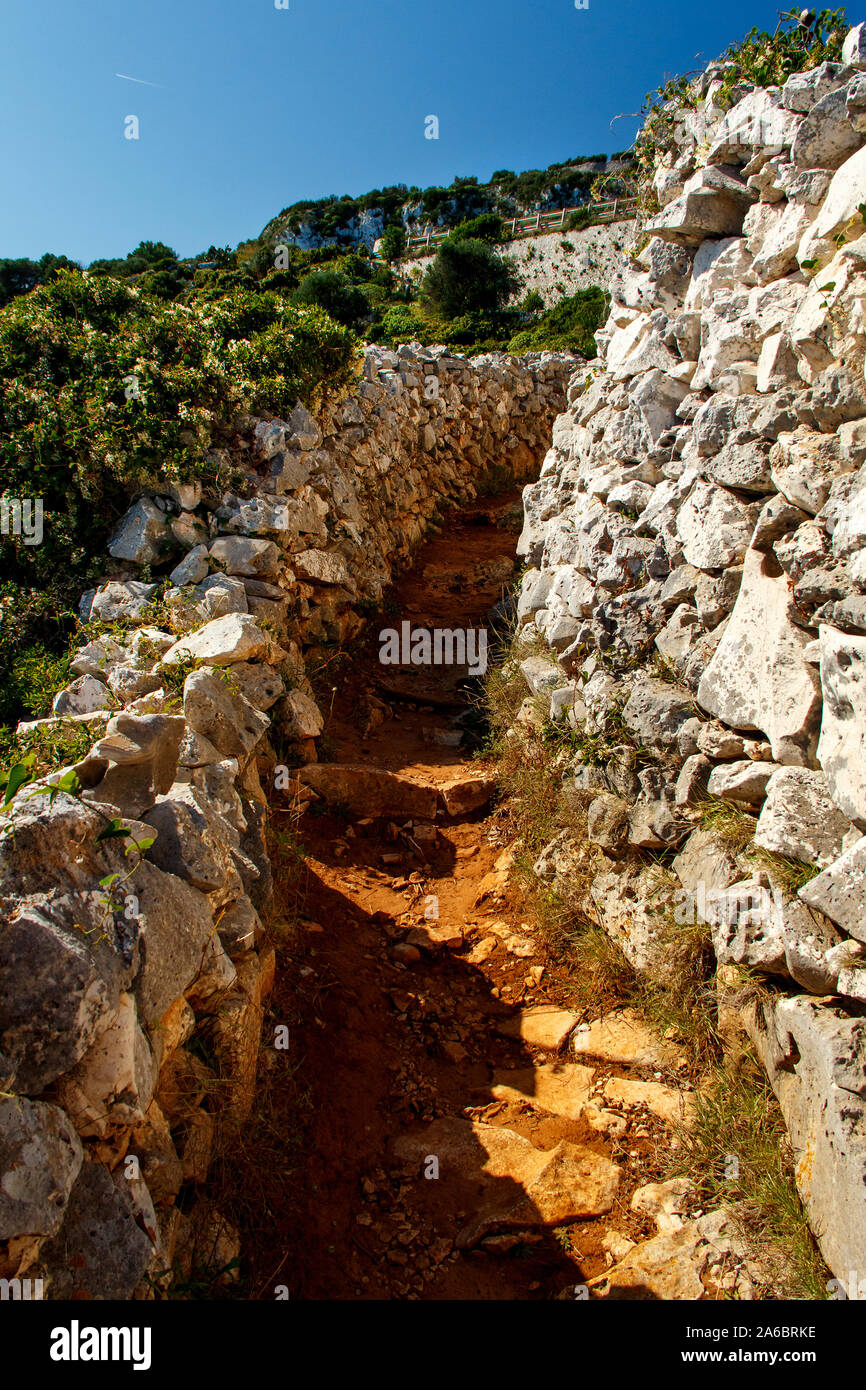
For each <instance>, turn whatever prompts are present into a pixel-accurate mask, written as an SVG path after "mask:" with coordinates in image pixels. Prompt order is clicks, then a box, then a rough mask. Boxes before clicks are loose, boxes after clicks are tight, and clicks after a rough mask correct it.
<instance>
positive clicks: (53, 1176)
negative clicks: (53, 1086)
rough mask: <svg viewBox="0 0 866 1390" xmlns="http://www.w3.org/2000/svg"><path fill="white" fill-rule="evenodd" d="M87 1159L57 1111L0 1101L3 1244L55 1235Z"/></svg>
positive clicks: (23, 1102)
mask: <svg viewBox="0 0 866 1390" xmlns="http://www.w3.org/2000/svg"><path fill="white" fill-rule="evenodd" d="M83 1158H84V1152H83V1149H82V1147H81V1140H80V1139H79V1137H78V1135H77V1134H76V1132H75V1129H74V1127H73V1125H72V1123H71V1122H70V1119H69V1116H68V1115H66V1114H65V1113H64V1111H63V1110H61V1109H60V1108H59V1106H56V1105H48V1104H46V1103H45V1102H44V1101H31V1100H27V1099H26V1097H25V1096H14V1097H13V1096H10V1097H9V1098H8V1099H6V1100H2V1099H0V1173H2V1174H3V1178H2V1180H0V1240H11V1239H14V1238H16V1237H19V1236H36V1237H39V1236H53V1235H55V1234H56V1233H57V1231H58V1230H59V1229H60V1226H61V1225H62V1222H63V1217H64V1214H65V1211H66V1205H67V1203H68V1201H69V1194H70V1192H71V1191H72V1188H73V1186H74V1184H75V1180H76V1178H77V1177H78V1174H79V1172H80V1170H81V1164H82V1162H83Z"/></svg>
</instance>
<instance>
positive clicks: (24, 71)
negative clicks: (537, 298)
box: [0, 0, 859, 262]
mask: <svg viewBox="0 0 866 1390" xmlns="http://www.w3.org/2000/svg"><path fill="white" fill-rule="evenodd" d="M289 6H290V8H289V9H287V10H278V9H276V8H275V5H274V0H0V130H2V149H3V155H2V161H0V256H25V255H27V256H39V255H41V254H42V252H44V251H54V252H57V253H60V252H63V253H65V254H66V255H70V256H73V257H74V258H76V259H79V260H84V261H85V262H87V261H90V260H92V259H94V258H95V257H98V256H116V255H123V254H125V253H126V252H127V251H128V250H130V249H131V248H132V247H133V246H135V245H136V244H137V243H138V242H139V241H141V240H142V239H149V240H157V239H158V240H162V241H165V242H167V243H168V244H169V245H171V246H173V247H174V248H175V249H176V250H177V251H178V252H179V253H180V254H181V255H191V254H193V253H195V252H197V251H201V250H204V249H206V248H207V246H208V245H210V244H211V243H212V242H213V243H215V244H216V245H226V244H230V245H232V246H234V245H236V244H237V243H238V242H239V241H241V240H245V239H246V238H248V237H250V236H254V235H256V234H257V233H258V232H259V231H260V230H261V229H262V227H263V226H264V224H265V223H266V222H267V221H268V220H269V219H270V218H271V217H272V216H273V215H274V214H275V213H277V212H279V211H280V209H281V208H283V207H286V206H287V205H288V204H290V203H292V202H294V201H296V200H297V199H300V198H318V197H323V196H325V195H327V194H329V193H352V194H359V193H363V192H365V191H367V190H368V189H369V188H376V187H381V186H382V185H383V184H391V183H407V184H410V185H411V184H418V185H419V186H421V187H426V186H427V185H429V184H441V183H449V182H450V181H451V179H452V178H453V177H454V176H455V175H456V174H477V175H479V176H480V177H482V178H487V177H489V175H490V174H491V173H492V172H493V170H494V169H499V168H508V169H514V170H516V171H520V170H522V169H526V168H541V167H544V166H545V165H547V164H549V163H552V162H553V161H554V160H557V159H564V158H567V157H568V156H570V155H575V154H581V153H587V154H592V153H595V152H597V151H602V150H606V151H611V150H615V149H622V148H624V147H625V146H627V145H628V144H629V143H630V141H631V138H632V137H633V135H634V133H635V130H636V129H637V122H636V121H634V120H622V121H617V122H616V124H615V126H614V128H613V130H611V128H610V120H611V118H612V117H613V116H615V115H616V114H617V113H618V112H623V111H625V112H633V111H636V110H638V108H639V107H640V104H641V102H642V99H643V97H644V95H645V93H646V92H647V91H648V90H649V89H650V88H651V87H654V86H656V85H657V84H658V82H659V81H660V80H662V79H663V78H664V77H665V76H666V75H672V74H674V73H676V72H681V71H685V70H689V69H692V68H694V67H695V66H697V65H698V64H699V63H700V62H701V61H703V62H707V61H709V59H710V58H712V57H715V56H716V55H717V54H718V53H719V52H720V51H721V50H722V49H723V48H724V47H725V46H726V45H727V44H728V43H729V42H731V41H732V40H734V39H737V38H740V37H742V35H743V34H744V33H745V32H746V31H747V30H748V29H749V28H751V26H752V25H753V24H759V25H760V26H762V27H765V28H766V27H769V28H770V29H772V28H774V27H775V23H776V16H777V11H776V7H775V6H774V5H772V4H766V3H763V0H748V3H746V0H728V3H726V4H724V5H711V4H707V3H699V4H695V3H693V0H654V3H652V4H648V3H633V2H632V3H627V0H589V8H588V9H586V10H577V9H575V6H574V0H289ZM849 14H850V15H852V16H854V17H855V18H858V17H859V16H857V15H855V12H854V10H853V9H852V10H849ZM696 54H701V55H703V57H702V59H696V56H695V55H696ZM115 73H124V74H127V75H128V76H131V77H136V78H139V79H143V80H144V81H147V82H150V83H154V84H157V85H154V86H143V85H139V84H137V83H133V82H129V81H124V80H122V79H120V78H118V77H116V76H115V75H114V74H115ZM432 114H435V115H437V116H438V117H439V120H440V138H439V140H438V141H434V140H426V139H425V138H424V118H425V116H427V115H432ZM128 115H136V116H138V118H139V121H140V139H139V140H138V141H134V140H127V139H125V138H124V134H123V128H124V126H123V123H124V118H125V117H126V116H128Z"/></svg>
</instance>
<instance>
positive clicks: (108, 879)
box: [99, 874, 120, 888]
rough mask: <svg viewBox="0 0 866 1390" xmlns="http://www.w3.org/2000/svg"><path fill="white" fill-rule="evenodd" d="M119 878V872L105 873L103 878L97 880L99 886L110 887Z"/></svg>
mask: <svg viewBox="0 0 866 1390" xmlns="http://www.w3.org/2000/svg"><path fill="white" fill-rule="evenodd" d="M119 878H120V874H106V875H105V878H101V879H100V880H99V886H100V888H110V887H111V885H112V884H113V883H116V882H117V880H118V879H119Z"/></svg>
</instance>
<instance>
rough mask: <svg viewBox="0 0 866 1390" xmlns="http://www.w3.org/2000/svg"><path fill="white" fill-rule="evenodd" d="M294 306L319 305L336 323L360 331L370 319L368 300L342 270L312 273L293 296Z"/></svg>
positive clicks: (305, 278)
mask: <svg viewBox="0 0 866 1390" xmlns="http://www.w3.org/2000/svg"><path fill="white" fill-rule="evenodd" d="M292 302H293V303H294V304H318V305H319V307H320V308H321V309H324V310H325V313H326V314H330V316H331V318H332V319H334V320H335V322H336V323H342V324H344V325H345V327H346V328H359V327H360V326H361V324H362V323H364V321H365V320H366V319H367V318H369V315H370V305H369V304H368V302H367V296H366V295H365V294H364V292H363V290H360V289H359V288H358V286H357V285H353V284H352V282H351V280H349V279H348V277H347V276H345V275H343V274H342V273H341V272H340V271H339V270H313V271H311V272H310V274H309V275H305V276H304V278H303V280H302V281H301V283H300V285H299V286H298V288H297V289H296V290H295V292H294V294H293V295H292Z"/></svg>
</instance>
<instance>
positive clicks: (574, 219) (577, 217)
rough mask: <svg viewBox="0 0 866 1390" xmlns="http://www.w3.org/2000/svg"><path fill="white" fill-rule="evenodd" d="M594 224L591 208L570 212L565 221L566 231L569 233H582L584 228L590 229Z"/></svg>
mask: <svg viewBox="0 0 866 1390" xmlns="http://www.w3.org/2000/svg"><path fill="white" fill-rule="evenodd" d="M591 222H592V212H591V210H590V209H589V208H576V209H575V211H574V212H570V213H569V214H568V216H567V217H566V219H565V230H566V231H567V232H580V231H582V230H583V228H584V227H588V226H589V225H590V223H591Z"/></svg>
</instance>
